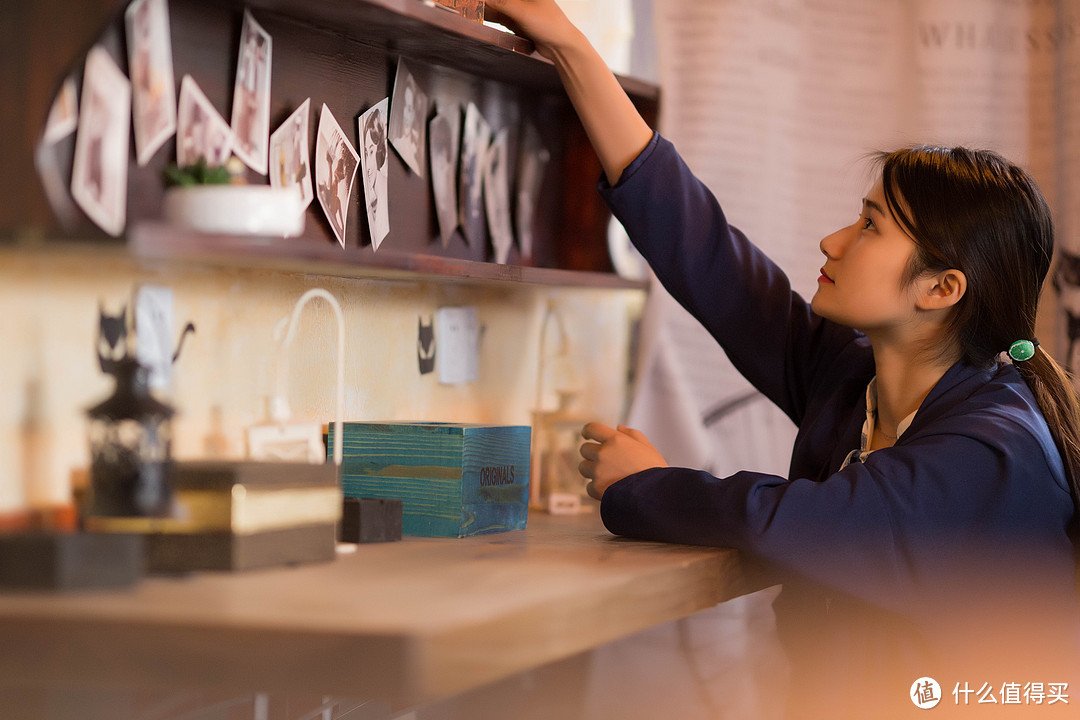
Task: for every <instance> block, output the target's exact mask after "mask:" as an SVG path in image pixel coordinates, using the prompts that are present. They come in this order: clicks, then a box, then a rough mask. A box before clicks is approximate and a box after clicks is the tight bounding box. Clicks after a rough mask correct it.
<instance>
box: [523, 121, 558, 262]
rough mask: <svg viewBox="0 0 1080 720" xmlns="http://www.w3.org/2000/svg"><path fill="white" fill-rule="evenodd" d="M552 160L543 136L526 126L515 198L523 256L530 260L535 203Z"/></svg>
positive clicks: (527, 124)
mask: <svg viewBox="0 0 1080 720" xmlns="http://www.w3.org/2000/svg"><path fill="white" fill-rule="evenodd" d="M550 159H551V153H549V152H548V150H547V148H545V147H544V145H543V143H542V142H541V140H540V133H538V132H537V131H536V127H535V126H533V125H532V124H531V123H526V124H525V129H524V130H523V131H522V137H521V151H520V153H519V154H518V174H517V192H516V194H515V198H514V199H515V201H516V203H515V208H514V220H515V225H516V228H515V229H516V230H517V240H518V247H519V248H520V249H521V255H522V257H527V258H531V257H532V254H533V250H532V246H533V225H534V224H535V222H536V203H537V202H538V201H539V199H540V186H541V184H542V183H543V181H544V170H545V169H546V168H547V164H548V161H549V160H550Z"/></svg>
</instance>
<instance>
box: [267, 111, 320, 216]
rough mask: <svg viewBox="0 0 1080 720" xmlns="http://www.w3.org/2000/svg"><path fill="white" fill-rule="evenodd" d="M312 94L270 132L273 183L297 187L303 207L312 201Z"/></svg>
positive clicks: (278, 186) (277, 185)
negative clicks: (309, 142)
mask: <svg viewBox="0 0 1080 720" xmlns="http://www.w3.org/2000/svg"><path fill="white" fill-rule="evenodd" d="M310 116H311V98H308V99H307V100H305V101H304V102H303V103H301V105H300V107H298V108H296V110H294V111H293V113H292V115H290V116H289V117H288V119H287V120H285V122H283V123H282V124H281V127H279V128H278V129H277V130H275V131H274V134H273V135H271V136H270V185H271V187H277V188H284V187H295V188H296V190H297V192H298V193H300V204H301V206H302V207H303V209H305V210H306V209H307V206H308V205H310V204H311V199H312V197H313V194H312V191H311V162H310V160H309V158H310V157H311V154H310V153H309V152H308V118H309V117H310Z"/></svg>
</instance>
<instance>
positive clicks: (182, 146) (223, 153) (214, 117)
mask: <svg viewBox="0 0 1080 720" xmlns="http://www.w3.org/2000/svg"><path fill="white" fill-rule="evenodd" d="M176 115H177V117H176V126H177V136H176V164H177V165H179V166H180V167H182V168H183V167H187V166H188V165H194V164H195V163H197V162H198V161H199V158H205V159H206V164H207V165H209V166H210V167H218V166H221V165H224V164H225V161H226V160H228V159H229V156H230V155H232V146H233V133H232V128H230V127H229V124H228V123H227V122H225V118H223V117H221V114H220V113H218V111H217V110H216V109H214V106H213V105H211V104H210V101H209V100H207V99H206V95H204V94H203V91H202V90H201V89H200V88H199V84H198V83H196V82H195V80H194V79H193V78H192V77H191V76H190V75H185V76H184V77H183V78H182V79H181V80H180V101H179V103H178V106H177V113H176Z"/></svg>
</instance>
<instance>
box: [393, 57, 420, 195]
mask: <svg viewBox="0 0 1080 720" xmlns="http://www.w3.org/2000/svg"><path fill="white" fill-rule="evenodd" d="M427 110H428V97H427V95H425V94H424V91H423V90H421V89H420V86H419V85H418V84H417V83H416V78H414V77H413V75H412V73H410V72H409V71H408V69H407V68H406V67H405V63H404V62H402V61H400V60H399V61H398V66H397V75H396V77H395V78H394V98H393V100H392V101H391V103H390V142H391V143H392V144H393V146H394V149H396V150H397V151H398V154H399V155H401V159H402V160H404V161H405V164H406V165H408V166H409V169H411V170H412V171H413V172H414V173H416V174H417V175H419V176H420V177H423V176H424V165H425V164H426V160H427V158H426V156H425V153H424V148H425V146H426V144H427V143H426V137H425V136H426V134H427Z"/></svg>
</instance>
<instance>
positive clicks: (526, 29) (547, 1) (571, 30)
mask: <svg viewBox="0 0 1080 720" xmlns="http://www.w3.org/2000/svg"><path fill="white" fill-rule="evenodd" d="M484 19H485V20H492V21H494V22H497V23H502V24H503V25H505V26H506V27H508V28H510V29H511V30H513V31H514V32H516V33H517V34H518V35H523V36H525V37H527V38H529V39H530V40H532V41H533V43H534V44H535V45H536V50H537V52H539V53H540V54H541V55H543V56H544V57H546V58H547V59H548V60H554V59H555V54H556V52H557V49H558V48H559V47H560V46H563V45H566V44H567V43H569V42H570V41H571V40H573V39H575V38H576V36H577V35H578V30H577V28H575V27H574V25H573V24H572V23H571V22H570V20H569V19H567V17H566V14H565V13H563V11H562V8H560V7H559V6H558V5H557V4H556V3H555V0H487V2H486V3H485V7H484Z"/></svg>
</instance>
